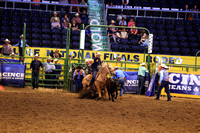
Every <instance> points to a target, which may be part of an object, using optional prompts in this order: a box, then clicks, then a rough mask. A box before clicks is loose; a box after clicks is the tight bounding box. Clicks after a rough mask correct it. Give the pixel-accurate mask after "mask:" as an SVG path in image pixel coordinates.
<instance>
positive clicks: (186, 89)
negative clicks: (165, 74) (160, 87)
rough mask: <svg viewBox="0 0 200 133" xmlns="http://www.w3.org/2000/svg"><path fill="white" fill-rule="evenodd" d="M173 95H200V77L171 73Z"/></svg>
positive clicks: (170, 82) (170, 83) (170, 80)
mask: <svg viewBox="0 0 200 133" xmlns="http://www.w3.org/2000/svg"><path fill="white" fill-rule="evenodd" d="M169 89H170V92H171V93H180V94H189V95H200V75H194V74H182V73H169Z"/></svg>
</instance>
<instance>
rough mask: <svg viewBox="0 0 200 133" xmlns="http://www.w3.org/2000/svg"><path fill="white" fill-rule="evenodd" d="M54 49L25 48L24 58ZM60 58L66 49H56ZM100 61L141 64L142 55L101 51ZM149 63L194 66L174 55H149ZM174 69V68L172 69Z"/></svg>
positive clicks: (76, 54)
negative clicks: (117, 60) (120, 59)
mask: <svg viewBox="0 0 200 133" xmlns="http://www.w3.org/2000/svg"><path fill="white" fill-rule="evenodd" d="M13 48H14V51H15V53H19V52H18V47H13ZM55 50H56V49H55V48H51V49H49V48H36V47H35V48H34V47H26V50H25V56H26V57H30V56H31V57H33V56H34V55H35V54H39V56H40V57H47V56H49V54H50V52H51V51H55ZM58 50H59V52H60V54H61V57H62V58H65V57H66V49H58ZM96 52H97V51H90V50H85V52H84V58H85V59H87V58H94V55H95V53H96ZM69 53H70V55H72V56H73V57H74V58H75V59H78V58H79V57H80V56H81V53H79V50H72V49H70V51H69ZM101 54H102V57H101V58H102V60H107V61H110V60H111V61H113V60H116V57H117V56H118V55H119V56H121V57H122V61H130V62H136V63H138V62H143V57H144V54H141V53H123V52H109V51H101ZM145 56H146V57H145V59H146V61H147V59H148V55H145ZM150 62H151V63H166V64H188V65H194V64H195V57H193V56H177V55H176V56H174V55H156V54H151V56H150ZM197 65H200V62H197ZM173 69H174V68H173Z"/></svg>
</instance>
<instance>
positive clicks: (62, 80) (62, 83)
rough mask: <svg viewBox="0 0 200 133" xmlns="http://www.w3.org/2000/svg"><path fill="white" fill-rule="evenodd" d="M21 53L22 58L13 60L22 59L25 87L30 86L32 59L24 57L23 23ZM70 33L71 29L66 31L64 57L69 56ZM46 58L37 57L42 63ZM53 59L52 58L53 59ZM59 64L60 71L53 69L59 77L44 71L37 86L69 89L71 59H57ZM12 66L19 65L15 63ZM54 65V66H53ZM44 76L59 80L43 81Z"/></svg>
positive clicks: (24, 34)
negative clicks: (24, 67) (58, 73)
mask: <svg viewBox="0 0 200 133" xmlns="http://www.w3.org/2000/svg"><path fill="white" fill-rule="evenodd" d="M23 31H24V32H23V36H24V38H23V44H24V45H23V53H22V56H21V57H20V56H15V58H20V60H21V58H23V64H25V65H26V70H25V85H26V86H31V80H32V79H31V74H32V73H31V71H30V64H31V61H32V60H33V59H34V58H33V57H30V56H25V53H24V51H25V37H26V23H24V30H23ZM70 32H71V28H68V29H67V38H66V55H69V46H70ZM32 56H34V55H32ZM0 58H4V59H9V58H10V56H0ZM47 58H48V57H39V60H40V61H41V62H42V63H44V62H45V61H46V59H47ZM53 59H54V58H53ZM59 60H60V64H59V65H61V66H62V69H61V70H59V69H55V71H61V74H60V75H57V74H45V72H44V70H42V71H41V72H40V77H39V86H44V87H51V88H65V89H68V88H70V87H69V82H70V80H69V79H70V78H69V76H70V72H69V69H70V62H71V59H69V56H66V57H65V58H59ZM1 63H7V62H1ZM14 64H19V62H18V63H15V62H14ZM54 65H55V64H54ZM45 75H50V76H51V77H56V76H59V79H45ZM47 81H49V82H50V83H51V84H49V83H48V84H47V83H45V82H47Z"/></svg>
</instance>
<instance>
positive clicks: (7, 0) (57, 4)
mask: <svg viewBox="0 0 200 133" xmlns="http://www.w3.org/2000/svg"><path fill="white" fill-rule="evenodd" d="M0 2H5V5H4V7H3V8H5V9H10V8H9V7H8V3H12V5H13V6H12V8H11V9H18V8H16V7H15V6H16V3H22V4H28V5H29V10H31V9H32V5H34V4H39V5H45V7H46V10H45V11H51V10H48V6H54V11H56V7H58V6H62V7H63V6H65V7H67V6H68V7H71V8H72V7H85V8H88V5H78V4H60V3H46V2H31V1H30V2H29V1H13V0H1V1H0ZM20 9H21V8H20ZM25 10H27V9H25ZM71 11H72V10H71Z"/></svg>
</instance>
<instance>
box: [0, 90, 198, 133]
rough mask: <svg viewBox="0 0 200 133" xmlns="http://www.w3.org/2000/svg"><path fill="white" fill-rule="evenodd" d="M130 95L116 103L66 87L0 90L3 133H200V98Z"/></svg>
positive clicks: (0, 113) (0, 129)
mask: <svg viewBox="0 0 200 133" xmlns="http://www.w3.org/2000/svg"><path fill="white" fill-rule="evenodd" d="M172 100H173V101H171V102H167V101H166V97H162V98H161V100H160V101H156V100H154V97H146V96H138V95H131V94H125V95H124V96H123V97H121V98H120V99H118V100H117V101H116V102H111V101H102V100H94V99H79V98H78V94H73V93H69V92H67V91H65V90H55V89H54V90H50V89H43V88H39V89H38V90H31V88H24V89H21V88H12V87H5V90H4V91H0V132H1V133H4V132H5V133H7V132H17V133H18V132H19V133H26V132H28V133H29V132H32V133H40V132H41V133H46V132H51V133H62V132H63V133H142V132H148V133H149V132H152V133H164V132H171V133H175V132H177V133H183V132H186V133H188V132H191V133H198V132H200V100H199V99H188V98H172Z"/></svg>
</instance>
